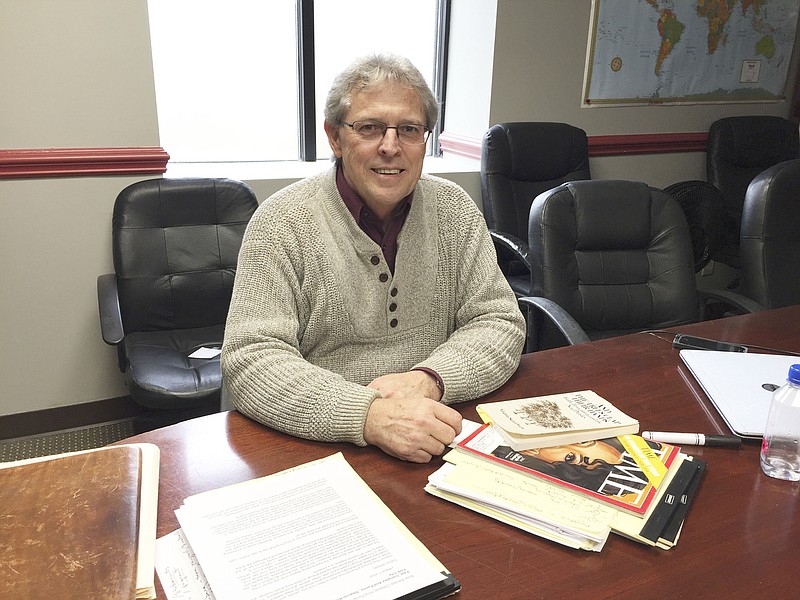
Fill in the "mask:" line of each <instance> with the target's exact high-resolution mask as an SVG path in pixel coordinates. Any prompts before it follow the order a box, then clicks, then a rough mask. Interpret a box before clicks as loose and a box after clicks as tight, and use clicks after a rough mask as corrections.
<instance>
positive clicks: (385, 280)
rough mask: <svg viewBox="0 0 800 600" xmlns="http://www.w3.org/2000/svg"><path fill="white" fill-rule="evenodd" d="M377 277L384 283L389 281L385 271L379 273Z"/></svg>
mask: <svg viewBox="0 0 800 600" xmlns="http://www.w3.org/2000/svg"><path fill="white" fill-rule="evenodd" d="M378 279H380V280H381V283H386V282H387V281H389V276H388V275H387V274H386V273H381V274H380V275H379V276H378Z"/></svg>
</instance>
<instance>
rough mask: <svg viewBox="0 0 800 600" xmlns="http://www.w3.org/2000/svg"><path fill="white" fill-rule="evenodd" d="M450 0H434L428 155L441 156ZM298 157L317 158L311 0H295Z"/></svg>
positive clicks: (312, 11)
mask: <svg viewBox="0 0 800 600" xmlns="http://www.w3.org/2000/svg"><path fill="white" fill-rule="evenodd" d="M450 10H451V0H436V22H435V25H434V26H435V29H436V33H435V35H436V39H435V41H434V51H435V54H436V55H435V57H434V73H433V77H432V79H433V81H432V90H431V91H432V92H433V94H434V96H435V97H436V101H437V102H438V103H439V121H438V122H437V123H436V127H435V128H434V130H433V132H431V141H430V143H431V155H432V156H441V155H442V149H441V144H440V143H439V135H440V133H441V132H442V128H443V125H444V107H445V101H444V100H445V91H446V87H447V86H446V81H447V50H448V44H449V39H450ZM296 26H297V57H298V60H297V80H298V101H299V106H298V109H299V110H298V116H299V122H298V128H297V130H298V135H299V140H298V152H299V156H298V160H299V161H301V162H316V161H317V139H316V129H317V117H316V85H315V83H314V82H315V80H316V65H315V48H314V41H315V36H314V0H297V25H296Z"/></svg>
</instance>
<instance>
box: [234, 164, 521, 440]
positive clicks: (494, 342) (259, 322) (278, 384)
mask: <svg viewBox="0 0 800 600" xmlns="http://www.w3.org/2000/svg"><path fill="white" fill-rule="evenodd" d="M335 175H336V169H335V167H334V168H332V169H330V170H329V171H327V172H326V173H323V174H321V175H318V176H315V177H311V178H308V179H305V180H303V181H300V182H298V183H296V184H294V185H291V186H289V187H288V188H285V189H284V190H281V191H280V192H278V193H276V194H274V195H273V196H272V197H270V198H269V199H267V200H266V201H265V202H264V203H263V204H262V205H261V206H260V207H259V208H258V210H257V211H256V213H255V215H254V216H253V218H252V220H251V221H250V223H249V225H248V227H247V231H246V232H245V236H244V241H243V243H242V249H241V252H240V254H239V262H238V266H237V273H236V281H235V284H234V290H233V298H232V301H231V306H230V312H229V313H228V321H227V324H226V329H225V343H224V345H223V349H222V371H223V379H224V381H225V386H226V391H227V393H228V395H229V397H230V400H231V401H232V402H233V404H234V405H235V406H236V407H237V408H238V409H239V410H240V411H241V412H242V413H244V414H245V415H247V416H249V417H251V418H253V419H255V420H257V421H260V422H262V423H264V424H266V425H269V426H270V427H273V428H275V429H278V430H280V431H284V432H286V433H289V434H292V435H295V436H299V437H305V438H309V439H315V440H323V441H349V442H353V443H355V444H359V445H364V444H365V441H364V436H363V427H364V421H365V419H366V415H367V410H368V409H369V406H370V404H371V402H372V401H373V400H374V399H375V398H376V397H377V396H379V395H380V394H379V392H377V391H376V390H373V389H371V388H367V387H365V386H366V384H368V383H369V382H370V381H372V380H373V379H375V378H376V377H378V376H380V375H384V374H387V373H400V372H404V371H408V370H410V369H411V368H413V367H429V368H431V369H433V370H435V371H436V372H437V373H439V374H440V376H441V377H442V380H443V382H444V385H445V394H444V397H443V398H442V402H443V403H445V404H451V403H455V402H462V401H465V400H470V399H473V398H477V397H479V396H482V395H484V394H486V393H488V392H490V391H492V390H494V389H495V388H497V387H499V386H500V385H502V384H503V383H504V382H505V381H506V380H507V379H508V378H509V377H510V376H511V374H512V373H513V372H514V371H515V370H516V368H517V365H518V364H519V358H520V353H521V350H522V345H523V340H524V337H525V324H524V320H523V318H522V315H521V313H520V311H519V308H518V307H517V302H516V299H515V297H514V294H513V293H512V291H511V289H510V288H509V287H508V284H507V283H506V281H505V279H504V277H503V275H502V273H501V272H500V270H499V268H498V267H497V261H496V256H495V252H494V248H493V245H492V242H491V240H490V238H489V235H488V232H487V230H486V225H485V223H484V221H483V217H482V215H481V214H480V212H479V211H478V209H477V207H476V206H475V203H474V202H473V201H472V199H471V198H470V197H469V195H468V194H467V193H466V192H465V191H464V190H462V189H461V188H460V187H458V186H457V185H455V184H454V183H452V182H449V181H447V180H444V179H440V178H437V177H432V176H425V175H424V176H423V177H422V178H421V179H420V181H419V183H418V185H417V187H416V189H415V191H414V196H413V202H412V204H411V210H410V212H409V214H408V218H407V220H406V223H405V225H404V226H403V229H402V231H401V232H400V236H399V238H398V254H397V262H396V265H395V272H394V274H392V273H391V272H390V271H389V268H388V267H387V265H386V261H385V260H384V258H383V255H382V253H381V249H380V247H379V246H378V244H376V243H375V242H374V241H372V240H371V239H370V238H369V237H368V236H367V235H366V234H365V233H364V232H363V231H361V229H360V228H359V227H358V225H357V223H356V222H355V220H354V219H353V217H352V215H351V214H350V213H349V212H348V210H347V208H346V206H345V204H344V201H343V200H342V199H341V196H340V195H339V193H338V190H337V188H336V182H335Z"/></svg>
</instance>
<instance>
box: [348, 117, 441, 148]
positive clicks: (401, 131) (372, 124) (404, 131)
mask: <svg viewBox="0 0 800 600" xmlns="http://www.w3.org/2000/svg"><path fill="white" fill-rule="evenodd" d="M341 123H342V125H347V126H348V127H349V128H350V129H352V130H353V131H354V132H355V134H356V135H357V136H358V137H360V138H361V139H362V140H364V141H367V142H374V141H375V140H378V139H380V138H382V137H383V136H385V135H386V130H387V129H394V130H395V131H396V132H397V139H398V140H399V141H400V143H401V144H408V145H410V146H417V145H420V144H424V143H426V142H427V141H428V136H429V135H430V133H431V131H430V129H428V128H427V127H426V126H425V125H420V124H419V123H401V124H400V125H387V124H386V123H383V122H381V121H353V122H352V123H348V122H347V121H342V122H341Z"/></svg>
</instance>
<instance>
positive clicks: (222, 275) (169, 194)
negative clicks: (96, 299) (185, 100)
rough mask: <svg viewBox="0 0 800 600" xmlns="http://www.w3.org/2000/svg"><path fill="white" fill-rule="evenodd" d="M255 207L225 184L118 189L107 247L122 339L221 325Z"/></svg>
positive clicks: (239, 187)
mask: <svg viewBox="0 0 800 600" xmlns="http://www.w3.org/2000/svg"><path fill="white" fill-rule="evenodd" d="M257 206H258V202H257V200H256V197H255V194H254V193H253V191H252V190H251V189H250V188H249V187H248V186H247V185H246V184H244V183H242V182H239V181H234V180H230V179H151V180H146V181H140V182H137V183H134V184H132V185H130V186H128V187H127V188H125V189H124V190H122V191H121V192H120V193H119V195H118V196H117V199H116V202H115V204H114V213H113V222H112V245H113V255H114V270H115V272H116V275H117V284H118V288H119V303H120V310H121V313H122V320H123V325H124V328H125V332H126V333H130V332H133V331H159V330H171V329H189V328H195V327H207V326H211V325H218V324H224V323H225V319H226V316H227V313H228V307H229V305H230V299H231V292H232V290H233V280H234V276H235V272H236V261H237V258H238V254H239V248H240V247H241V243H242V236H243V234H244V229H245V227H246V225H247V222H248V221H249V220H250V217H251V216H252V215H253V212H254V211H255V209H256V208H257Z"/></svg>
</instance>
